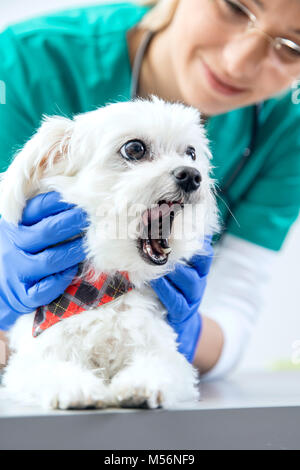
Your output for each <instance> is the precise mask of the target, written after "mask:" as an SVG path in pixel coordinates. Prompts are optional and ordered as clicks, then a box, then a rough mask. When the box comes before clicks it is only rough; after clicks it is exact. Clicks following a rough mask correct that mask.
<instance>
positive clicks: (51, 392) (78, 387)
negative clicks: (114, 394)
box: [40, 368, 107, 410]
mask: <svg viewBox="0 0 300 470" xmlns="http://www.w3.org/2000/svg"><path fill="white" fill-rule="evenodd" d="M53 378H54V380H53V382H52V381H51V384H50V385H49V383H48V384H47V387H45V388H44V389H41V390H40V399H41V402H42V406H43V407H44V408H51V409H60V410H67V409H85V408H104V407H105V406H107V405H106V402H107V400H106V398H107V387H106V386H105V384H104V382H103V380H102V379H100V378H98V377H96V376H95V375H94V374H93V373H92V372H90V371H82V370H76V368H74V369H73V370H71V369H69V368H68V369H67V368H66V370H65V376H64V377H63V378H62V377H61V376H60V377H57V376H56V377H53ZM55 379H56V380H55Z"/></svg>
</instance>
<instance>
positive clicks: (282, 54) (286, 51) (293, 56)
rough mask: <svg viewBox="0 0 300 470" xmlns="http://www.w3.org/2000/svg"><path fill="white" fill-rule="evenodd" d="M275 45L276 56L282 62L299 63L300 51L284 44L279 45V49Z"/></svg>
mask: <svg viewBox="0 0 300 470" xmlns="http://www.w3.org/2000/svg"><path fill="white" fill-rule="evenodd" d="M277 44H278V43H277ZM277 44H275V50H276V53H277V55H278V56H279V58H280V59H281V60H282V61H283V62H286V63H294V62H300V51H299V50H298V49H297V48H294V47H291V46H289V45H287V44H284V43H280V47H279V46H278V45H277Z"/></svg>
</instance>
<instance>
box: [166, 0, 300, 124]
mask: <svg viewBox="0 0 300 470" xmlns="http://www.w3.org/2000/svg"><path fill="white" fill-rule="evenodd" d="M232 3H236V2H235V0H232V1H231V2H230V1H229V0H180V1H179V5H178V7H177V10H176V13H175V16H174V17H173V20H172V23H171V24H170V25H169V27H168V28H167V29H166V30H165V32H166V36H165V39H166V38H167V39H168V44H171V45H172V46H171V51H170V49H169V51H170V60H171V65H172V70H173V71H174V77H175V80H176V86H177V90H178V91H179V94H180V96H181V98H182V99H183V100H184V102H185V103H187V104H189V105H192V106H195V107H197V108H199V109H200V110H201V111H202V112H203V113H205V114H207V115H215V114H221V113H224V112H227V111H229V110H231V109H235V108H239V107H244V106H247V105H249V104H252V103H254V102H258V101H260V100H263V99H266V98H269V97H271V96H274V95H276V94H278V93H280V92H282V91H283V90H286V89H287V88H288V87H289V86H290V85H291V84H292V83H293V82H294V81H295V80H296V79H297V77H300V58H299V57H297V56H295V57H296V60H295V59H294V57H293V56H292V58H291V61H290V60H288V62H287V61H286V60H285V61H282V60H281V59H280V56H279V55H278V53H277V52H276V51H275V50H274V49H273V48H272V47H271V46H270V42H269V39H268V38H267V37H266V35H265V34H264V33H262V32H261V31H258V30H255V29H254V30H248V31H247V29H246V26H247V20H246V17H245V16H243V15H241V14H240V13H238V11H237V10H236V11H235V10H233V9H232V7H231V5H232ZM240 3H241V4H243V5H244V6H246V7H247V8H248V10H250V12H252V13H253V14H254V15H255V16H256V18H257V19H258V26H257V27H258V28H259V29H260V30H263V31H264V32H265V33H267V34H268V35H270V36H272V37H281V38H286V39H290V40H291V41H293V42H295V43H296V44H299V45H300V0H240ZM230 4H231V5H230ZM293 29H298V30H299V33H298V34H296V33H293V32H291V31H292V30H293ZM211 72H213V74H214V75H216V76H217V77H219V79H220V80H222V81H223V82H225V83H227V84H229V85H232V86H233V87H235V88H239V89H241V91H239V92H236V90H233V89H229V88H224V87H222V86H221V85H220V84H218V82H216V81H215V80H214V77H212V75H211Z"/></svg>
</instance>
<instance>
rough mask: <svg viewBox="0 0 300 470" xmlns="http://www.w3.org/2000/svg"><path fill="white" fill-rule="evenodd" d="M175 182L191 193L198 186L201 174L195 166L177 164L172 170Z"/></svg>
mask: <svg viewBox="0 0 300 470" xmlns="http://www.w3.org/2000/svg"><path fill="white" fill-rule="evenodd" d="M172 173H173V175H174V177H175V180H176V183H177V184H178V186H180V187H181V189H183V190H184V191H185V192H186V193H191V192H192V191H196V189H198V188H199V186H200V183H201V179H202V178H201V174H200V173H199V171H198V170H196V168H192V167H190V166H179V167H178V168H175V170H173V171H172Z"/></svg>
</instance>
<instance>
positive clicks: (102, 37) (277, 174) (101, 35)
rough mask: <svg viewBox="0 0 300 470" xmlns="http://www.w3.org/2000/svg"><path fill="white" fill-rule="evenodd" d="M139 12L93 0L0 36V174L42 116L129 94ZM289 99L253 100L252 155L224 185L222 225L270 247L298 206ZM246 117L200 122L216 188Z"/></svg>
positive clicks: (298, 108) (246, 131)
mask: <svg viewBox="0 0 300 470" xmlns="http://www.w3.org/2000/svg"><path fill="white" fill-rule="evenodd" d="M149 8H150V7H141V6H137V5H134V4H130V3H119V4H116V3H114V4H108V5H103V4H100V5H98V6H92V7H87V8H80V9H72V10H67V11H61V12H59V13H56V14H51V15H47V16H43V17H40V18H35V19H31V20H29V21H25V22H22V23H19V24H16V25H13V26H11V27H9V28H7V29H6V30H5V31H4V32H2V34H0V91H1V92H0V103H1V104H0V171H4V170H5V169H6V168H7V167H8V165H9V163H10V161H11V159H12V156H13V154H14V152H15V151H16V150H18V149H20V148H21V147H22V146H23V144H24V143H25V142H26V140H28V139H29V138H30V137H31V136H32V134H33V133H34V132H35V130H36V129H37V128H38V127H39V125H40V122H41V117H42V115H43V114H48V115H53V114H61V115H65V116H69V117H72V116H73V115H74V114H77V113H82V112H85V111H90V110H93V109H95V108H97V107H99V106H103V105H105V104H106V103H108V102H113V101H126V100H129V99H130V82H131V66H130V60H129V52H128V44H127V40H126V34H127V32H128V30H129V29H130V28H132V27H133V26H134V25H135V24H136V23H138V22H139V21H140V19H141V18H142V17H143V15H144V14H145V13H146V12H147V11H148V10H149ZM4 91H5V93H4ZM291 95H292V91H289V92H286V93H285V94H284V96H281V97H280V98H278V97H277V98H272V99H269V100H266V101H265V102H264V103H263V108H262V112H261V114H260V126H259V131H258V136H257V143H256V148H255V151H254V153H253V154H252V156H251V159H250V161H249V162H248V165H247V167H246V168H245V170H244V171H243V172H242V173H241V174H240V175H239V177H238V179H237V180H236V181H235V182H234V183H233V184H232V186H231V187H230V188H229V199H230V200H231V201H232V202H233V206H232V207H231V210H232V211H233V214H234V217H231V218H230V219H229V222H228V224H227V227H226V231H227V232H228V233H231V234H233V235H235V236H238V237H241V238H243V239H245V240H248V241H250V242H253V243H256V244H258V245H260V246H263V247H266V248H269V249H272V250H275V251H278V250H279V249H280V248H281V246H282V244H283V241H284V239H285V237H286V235H287V233H288V231H289V229H290V227H291V225H292V224H293V222H294V221H295V220H296V218H297V216H298V213H299V208H300V104H299V105H297V104H293V102H292V96H291ZM4 98H5V100H4ZM4 101H5V103H4ZM252 121H253V106H247V107H244V108H240V109H237V110H234V111H231V112H228V113H225V114H221V115H217V116H213V117H211V118H210V119H209V120H208V122H207V124H206V129H207V135H208V138H209V140H210V145H211V150H212V153H213V161H212V165H213V166H214V168H213V175H212V176H213V177H214V178H215V179H216V180H217V185H218V187H219V188H222V185H223V184H224V182H225V181H226V179H227V178H228V177H229V176H230V174H232V172H233V171H234V169H235V168H236V165H237V164H238V162H239V161H240V158H241V154H242V153H243V151H244V149H245V147H247V146H248V145H249V141H250V137H251V129H252ZM16 184H17V182H16ZM218 205H219V209H220V216H221V220H223V221H224V220H225V219H226V216H227V214H228V208H227V206H226V204H224V202H223V201H222V199H221V198H220V197H218Z"/></svg>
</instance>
